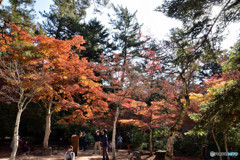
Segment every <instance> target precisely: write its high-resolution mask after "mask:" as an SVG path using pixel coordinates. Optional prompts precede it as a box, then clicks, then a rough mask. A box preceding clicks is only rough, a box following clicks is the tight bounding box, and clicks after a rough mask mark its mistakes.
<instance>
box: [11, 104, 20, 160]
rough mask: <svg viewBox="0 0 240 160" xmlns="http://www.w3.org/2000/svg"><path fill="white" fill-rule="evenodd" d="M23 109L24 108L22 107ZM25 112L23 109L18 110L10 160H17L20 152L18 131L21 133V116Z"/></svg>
mask: <svg viewBox="0 0 240 160" xmlns="http://www.w3.org/2000/svg"><path fill="white" fill-rule="evenodd" d="M20 108H22V107H20ZM22 112H23V110H22V109H18V113H17V117H16V122H15V127H14V134H13V135H14V136H13V142H14V143H13V149H12V153H11V156H10V160H15V159H16V154H17V150H18V141H19V135H18V131H19V125H20V119H21V115H22Z"/></svg>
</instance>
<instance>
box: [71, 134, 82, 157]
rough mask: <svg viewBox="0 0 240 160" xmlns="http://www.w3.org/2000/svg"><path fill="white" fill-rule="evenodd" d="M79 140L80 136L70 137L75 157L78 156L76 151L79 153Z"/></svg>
mask: <svg viewBox="0 0 240 160" xmlns="http://www.w3.org/2000/svg"><path fill="white" fill-rule="evenodd" d="M79 138H80V134H79V135H78V134H73V135H72V137H71V144H72V146H73V152H74V153H75V156H77V155H78V151H79Z"/></svg>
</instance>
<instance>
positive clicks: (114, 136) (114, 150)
mask: <svg viewBox="0 0 240 160" xmlns="http://www.w3.org/2000/svg"><path fill="white" fill-rule="evenodd" d="M118 116H119V106H117V109H116V115H115V119H114V122H113V133H112V159H113V160H116V159H117V157H116V142H115V139H116V128H117V120H118Z"/></svg>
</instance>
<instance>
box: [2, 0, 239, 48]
mask: <svg viewBox="0 0 240 160" xmlns="http://www.w3.org/2000/svg"><path fill="white" fill-rule="evenodd" d="M162 1H163V0H147V1H146V0H141V1H140V0H110V3H113V4H115V5H122V6H123V7H125V6H127V8H128V9H129V11H130V12H131V13H133V12H134V11H136V10H137V19H138V22H139V23H140V24H143V27H142V34H143V35H150V36H152V37H154V38H157V39H159V40H161V39H164V38H167V35H168V34H169V30H170V29H171V28H175V27H180V26H181V22H179V21H176V20H174V19H170V18H168V17H166V16H164V15H163V14H162V13H160V12H156V11H154V9H155V8H156V7H157V6H158V5H160V4H161V3H162ZM7 3H8V0H4V1H3V5H6V4H7ZM50 4H53V2H52V0H36V4H35V9H36V12H37V14H38V17H39V18H38V21H39V22H41V21H42V20H43V19H42V18H41V16H40V14H39V11H42V12H43V11H44V10H45V11H47V12H48V11H49V7H50ZM100 10H101V11H102V12H103V13H102V14H101V15H100V14H98V13H96V14H94V13H93V11H92V9H89V12H88V16H87V18H86V19H87V20H89V19H91V18H94V17H97V19H98V20H100V21H102V24H104V25H105V26H106V27H108V28H109V27H110V26H109V25H108V22H109V18H108V16H107V13H111V12H112V9H107V8H103V9H100ZM226 32H228V33H229V36H228V37H227V38H226V40H224V41H223V45H222V46H223V48H225V49H229V47H230V46H231V45H232V44H233V42H236V39H237V37H238V36H239V34H240V27H239V24H233V25H231V26H230V27H229V28H228V29H227V31H226Z"/></svg>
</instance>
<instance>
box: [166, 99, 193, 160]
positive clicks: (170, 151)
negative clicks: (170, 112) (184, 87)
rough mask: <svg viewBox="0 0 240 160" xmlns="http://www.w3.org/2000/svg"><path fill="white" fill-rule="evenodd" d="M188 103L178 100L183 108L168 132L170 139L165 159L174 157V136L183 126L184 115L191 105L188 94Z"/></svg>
mask: <svg viewBox="0 0 240 160" xmlns="http://www.w3.org/2000/svg"><path fill="white" fill-rule="evenodd" d="M185 99H186V105H185V106H184V105H183V104H182V103H181V102H180V100H178V103H179V104H180V105H181V107H182V110H181V112H180V114H179V116H178V119H177V121H176V122H175V124H174V125H173V126H172V127H171V128H170V130H169V133H168V139H167V144H166V155H165V160H172V159H173V145H174V138H175V134H176V132H177V131H178V129H179V128H180V127H181V125H182V123H183V120H184V117H185V115H186V113H187V110H188V108H189V107H190V99H189V96H186V98H185Z"/></svg>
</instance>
